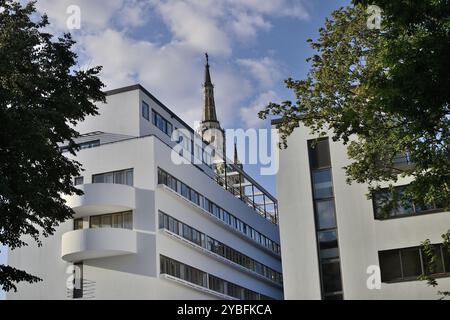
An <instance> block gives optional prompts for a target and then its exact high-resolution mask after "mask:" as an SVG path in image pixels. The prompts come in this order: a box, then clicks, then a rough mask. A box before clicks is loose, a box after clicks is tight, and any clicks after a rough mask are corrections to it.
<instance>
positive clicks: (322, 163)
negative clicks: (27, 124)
mask: <svg viewBox="0 0 450 320" xmlns="http://www.w3.org/2000/svg"><path fill="white" fill-rule="evenodd" d="M308 146H309V161H310V166H311V168H312V169H319V168H328V167H331V159H330V147H329V144H328V139H321V140H310V141H308Z"/></svg>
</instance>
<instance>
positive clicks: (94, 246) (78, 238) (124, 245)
mask: <svg viewBox="0 0 450 320" xmlns="http://www.w3.org/2000/svg"><path fill="white" fill-rule="evenodd" d="M136 251H137V249H136V232H135V231H133V230H129V229H118V228H95V229H79V230H74V231H69V232H66V233H64V234H63V235H62V242H61V258H62V259H63V260H65V261H69V262H74V261H82V260H87V259H95V258H104V257H112V256H121V255H126V254H132V253H136Z"/></svg>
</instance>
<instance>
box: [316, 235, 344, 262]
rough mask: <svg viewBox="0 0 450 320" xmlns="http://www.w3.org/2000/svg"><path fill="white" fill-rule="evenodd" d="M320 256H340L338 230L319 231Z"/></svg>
mask: <svg viewBox="0 0 450 320" xmlns="http://www.w3.org/2000/svg"><path fill="white" fill-rule="evenodd" d="M318 237H319V247H320V258H322V259H327V258H336V257H338V256H339V252H338V242H337V235H336V230H331V231H321V232H319V233H318Z"/></svg>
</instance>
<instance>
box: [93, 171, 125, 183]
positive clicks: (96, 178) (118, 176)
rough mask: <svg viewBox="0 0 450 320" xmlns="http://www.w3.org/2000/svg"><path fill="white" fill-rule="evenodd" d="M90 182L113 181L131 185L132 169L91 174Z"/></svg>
mask: <svg viewBox="0 0 450 320" xmlns="http://www.w3.org/2000/svg"><path fill="white" fill-rule="evenodd" d="M92 183H114V184H125V185H128V186H133V169H127V170H120V171H113V172H107V173H101V174H95V175H93V176H92Z"/></svg>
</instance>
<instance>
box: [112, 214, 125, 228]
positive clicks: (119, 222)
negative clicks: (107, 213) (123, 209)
mask: <svg viewBox="0 0 450 320" xmlns="http://www.w3.org/2000/svg"><path fill="white" fill-rule="evenodd" d="M112 226H113V228H122V227H123V219H122V213H115V214H113V215H112Z"/></svg>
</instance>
